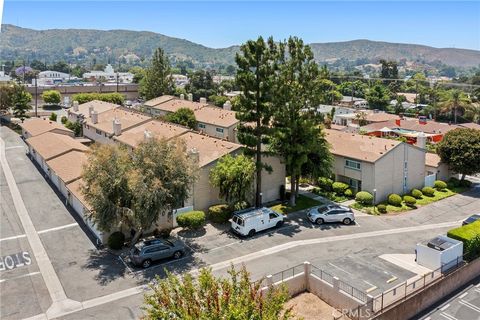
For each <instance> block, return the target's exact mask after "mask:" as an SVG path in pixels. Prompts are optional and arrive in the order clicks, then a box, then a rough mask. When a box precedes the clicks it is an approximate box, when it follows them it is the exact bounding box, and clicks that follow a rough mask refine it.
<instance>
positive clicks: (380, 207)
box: [377, 204, 387, 213]
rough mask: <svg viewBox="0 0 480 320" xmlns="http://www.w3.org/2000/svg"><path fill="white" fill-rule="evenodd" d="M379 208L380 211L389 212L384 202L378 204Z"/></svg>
mask: <svg viewBox="0 0 480 320" xmlns="http://www.w3.org/2000/svg"><path fill="white" fill-rule="evenodd" d="M377 210H378V212H381V213H386V212H387V206H386V205H384V204H379V205H378V206H377Z"/></svg>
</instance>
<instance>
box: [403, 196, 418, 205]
mask: <svg viewBox="0 0 480 320" xmlns="http://www.w3.org/2000/svg"><path fill="white" fill-rule="evenodd" d="M403 201H404V202H405V204H406V205H407V206H409V207H413V206H414V205H415V203H417V199H415V198H414V197H411V196H403Z"/></svg>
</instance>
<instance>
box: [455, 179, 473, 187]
mask: <svg viewBox="0 0 480 320" xmlns="http://www.w3.org/2000/svg"><path fill="white" fill-rule="evenodd" d="M458 184H459V186H460V187H464V188H470V187H471V186H472V182H471V181H470V180H460V182H459V183H458Z"/></svg>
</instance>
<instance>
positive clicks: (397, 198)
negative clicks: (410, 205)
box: [388, 193, 402, 207]
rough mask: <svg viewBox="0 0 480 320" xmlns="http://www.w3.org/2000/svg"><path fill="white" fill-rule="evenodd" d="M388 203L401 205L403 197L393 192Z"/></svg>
mask: <svg viewBox="0 0 480 320" xmlns="http://www.w3.org/2000/svg"><path fill="white" fill-rule="evenodd" d="M388 203H389V204H391V205H392V206H396V207H400V206H401V205H402V197H400V196H399V195H398V194H396V193H392V194H390V195H389V196H388Z"/></svg>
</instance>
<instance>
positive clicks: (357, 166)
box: [345, 159, 361, 170]
mask: <svg viewBox="0 0 480 320" xmlns="http://www.w3.org/2000/svg"><path fill="white" fill-rule="evenodd" d="M345 167H347V168H351V169H355V170H360V168H361V166H360V162H358V161H355V160H350V159H346V160H345Z"/></svg>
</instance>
